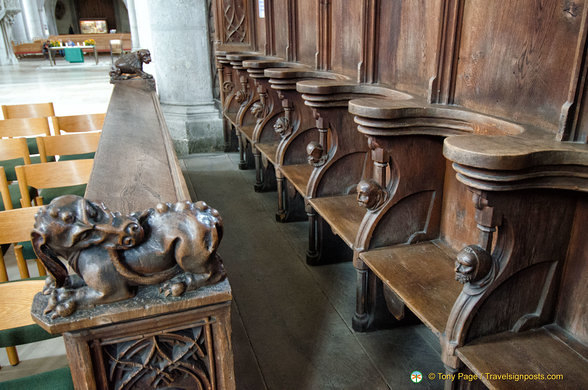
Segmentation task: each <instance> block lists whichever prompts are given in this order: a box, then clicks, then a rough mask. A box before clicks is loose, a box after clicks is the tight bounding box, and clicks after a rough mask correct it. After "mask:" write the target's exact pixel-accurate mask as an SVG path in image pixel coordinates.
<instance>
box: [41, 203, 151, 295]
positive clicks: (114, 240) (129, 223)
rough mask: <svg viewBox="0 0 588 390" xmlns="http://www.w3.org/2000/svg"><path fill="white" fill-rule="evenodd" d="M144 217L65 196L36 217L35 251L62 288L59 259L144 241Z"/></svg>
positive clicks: (118, 248)
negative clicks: (92, 249)
mask: <svg viewBox="0 0 588 390" xmlns="http://www.w3.org/2000/svg"><path fill="white" fill-rule="evenodd" d="M141 218H142V217H141V216H137V215H134V214H133V215H128V216H122V215H121V214H120V213H111V212H110V211H109V210H108V209H107V208H106V206H104V204H101V205H98V204H96V203H93V202H90V201H88V200H86V199H84V198H82V197H79V196H76V195H64V196H60V197H58V198H56V199H54V200H53V201H52V202H51V203H50V204H49V205H47V206H44V207H43V208H41V209H40V210H39V212H38V213H37V215H36V216H35V226H34V229H33V231H32V232H31V241H32V243H33V249H34V250H35V253H36V254H37V256H38V258H39V260H41V261H42V262H43V264H44V265H45V266H46V267H47V269H48V270H49V272H50V273H51V274H52V275H53V277H54V278H55V280H56V282H57V285H58V286H60V285H61V284H62V283H63V281H64V280H65V277H66V276H67V272H65V275H64V269H65V267H63V265H62V264H61V262H60V261H59V257H58V256H62V257H64V258H66V259H69V258H70V257H71V256H74V255H75V254H76V253H79V252H80V251H81V250H84V249H86V248H89V247H91V246H94V245H99V244H100V245H101V246H102V247H104V248H112V249H117V250H124V249H129V248H132V247H133V246H135V245H137V244H138V243H140V242H142V240H143V237H144V232H143V228H142V227H141V222H140V219H141Z"/></svg>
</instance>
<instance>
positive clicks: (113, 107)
mask: <svg viewBox="0 0 588 390" xmlns="http://www.w3.org/2000/svg"><path fill="white" fill-rule="evenodd" d="M143 85H144V84H143V81H142V80H137V82H136V83H135V82H134V81H131V84H130V87H129V88H115V90H114V91H113V94H112V97H111V100H110V106H109V110H110V111H108V114H107V116H106V119H105V121H104V129H103V130H102V135H101V137H100V143H99V146H98V151H97V152H96V156H95V162H94V170H93V171H92V175H91V177H90V181H89V183H88V187H87V190H86V197H87V198H88V199H90V200H93V201H97V202H105V203H106V205H107V206H108V207H109V208H110V209H112V210H118V211H120V212H121V213H131V212H133V211H138V210H142V209H147V208H149V207H153V206H154V205H156V204H157V203H159V202H173V201H177V200H186V199H189V196H190V195H189V194H188V190H187V188H186V184H185V181H184V180H183V178H182V172H181V169H180V167H179V164H178V161H177V157H176V155H175V152H174V150H173V148H172V147H171V142H170V140H169V139H170V138H169V133H168V130H167V125H166V124H165V122H163V121H162V116H161V115H159V114H158V111H156V108H157V110H159V104H155V103H154V102H155V100H156V99H157V95H156V94H155V93H154V91H151V90H148V89H143ZM143 107H156V108H153V109H149V110H148V109H143ZM137 128H141V129H142V131H140V132H136V131H134V130H135V129H137ZM145 150H150V153H145ZM112 156H116V158H112ZM123 167H124V169H122V168H123ZM145 167H149V169H145ZM112 172H117V177H118V179H117V180H112Z"/></svg>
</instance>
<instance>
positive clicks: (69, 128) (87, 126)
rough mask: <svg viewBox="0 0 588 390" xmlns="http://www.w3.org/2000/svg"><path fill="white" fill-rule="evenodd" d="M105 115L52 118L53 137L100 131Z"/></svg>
mask: <svg viewBox="0 0 588 390" xmlns="http://www.w3.org/2000/svg"><path fill="white" fill-rule="evenodd" d="M105 117H106V114H83V115H67V116H54V117H52V118H51V121H52V123H53V131H55V135H60V134H61V132H64V133H79V132H87V131H97V130H102V126H103V125H104V118H105Z"/></svg>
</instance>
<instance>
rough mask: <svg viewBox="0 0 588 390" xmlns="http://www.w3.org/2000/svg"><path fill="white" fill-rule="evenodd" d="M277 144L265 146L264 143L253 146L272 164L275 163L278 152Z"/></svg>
mask: <svg viewBox="0 0 588 390" xmlns="http://www.w3.org/2000/svg"><path fill="white" fill-rule="evenodd" d="M278 145H279V144H278V143H273V144H266V143H259V144H257V145H255V147H256V148H257V149H259V150H260V151H261V153H263V155H264V156H265V157H266V158H267V159H268V160H269V161H270V162H271V163H272V164H275V163H276V152H277V151H278Z"/></svg>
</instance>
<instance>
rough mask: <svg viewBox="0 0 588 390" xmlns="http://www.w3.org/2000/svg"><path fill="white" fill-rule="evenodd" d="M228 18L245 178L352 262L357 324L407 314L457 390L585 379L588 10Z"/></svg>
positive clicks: (223, 2)
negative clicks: (248, 173) (249, 175)
mask: <svg viewBox="0 0 588 390" xmlns="http://www.w3.org/2000/svg"><path fill="white" fill-rule="evenodd" d="M213 8H214V11H215V15H214V20H215V34H216V35H215V45H216V46H215V50H216V51H215V56H216V64H217V69H218V79H219V84H220V86H221V102H222V106H223V114H224V118H225V122H226V127H227V129H232V131H233V130H234V131H235V132H236V134H237V137H238V140H239V151H240V163H239V168H241V169H248V168H251V169H255V170H256V184H255V188H254V190H255V191H271V190H276V191H277V196H276V218H277V220H278V221H281V222H287V221H294V220H301V219H308V221H309V230H308V251H307V261H308V263H309V264H312V265H318V264H326V263H328V262H332V261H345V260H347V261H352V262H353V265H354V267H355V269H356V271H357V284H356V286H355V289H356V291H357V294H356V295H357V301H356V312H355V316H354V318H353V325H354V329H355V330H356V331H358V332H363V331H368V330H369V329H370V328H372V327H373V326H374V325H375V324H376V323H377V322H378V321H379V320H380V319H381V318H383V317H385V316H386V315H388V314H387V313H389V314H391V315H392V316H393V317H394V318H395V320H396V321H397V322H398V325H399V326H400V325H401V324H402V320H403V318H405V317H406V316H407V312H408V311H411V312H412V313H414V314H415V315H416V316H417V317H418V318H419V319H420V320H421V321H422V322H423V323H424V324H425V325H426V326H427V327H428V328H429V329H430V330H431V332H433V334H434V335H436V336H437V337H438V340H439V343H440V347H441V351H442V352H441V355H440V357H439V358H440V359H441V360H442V362H443V363H444V365H445V367H446V373H447V374H448V375H447V378H448V379H447V380H446V382H445V387H446V388H448V389H452V388H491V389H500V388H512V387H513V386H515V385H516V386H517V388H586V386H588V310H587V298H588V284H587V283H586V279H587V278H588V246H587V244H586V240H585V239H584V236H585V234H586V232H587V231H588V197H587V196H586V193H587V192H588V146H587V145H586V142H587V138H588V98H587V96H586V95H585V94H586V93H587V92H588V91H587V89H588V83H587V81H586V78H587V73H588V61H587V58H588V41H587V36H588V4H587V3H586V1H583V0H579V1H568V0H566V1H563V0H562V1H550V2H545V1H531V0H516V1H509V2H493V1H482V0H390V1H384V0H357V1H333V0H281V1H278V0H265V1H263V0H257V1H254V0H215V2H214V6H213ZM225 134H226V135H227V136H228V135H229V133H228V132H225ZM227 141H228V139H227ZM350 288H351V286H350ZM395 358H398V359H401V358H402V357H401V356H398V357H395ZM389 364H395V363H394V359H390V361H389ZM522 375H526V376H525V377H524V378H523V376H522ZM523 379H524V380H523Z"/></svg>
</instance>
